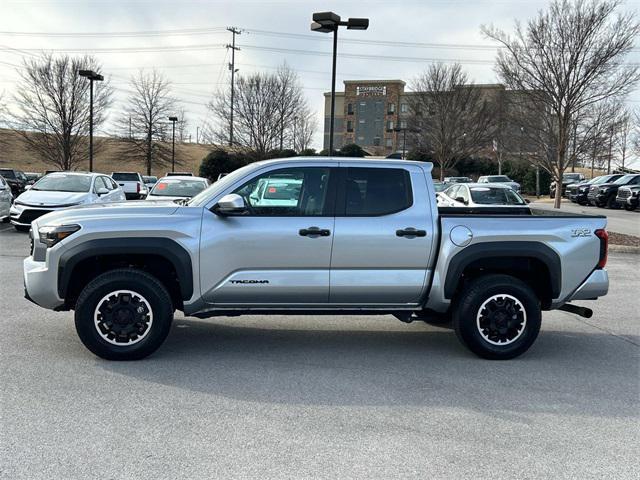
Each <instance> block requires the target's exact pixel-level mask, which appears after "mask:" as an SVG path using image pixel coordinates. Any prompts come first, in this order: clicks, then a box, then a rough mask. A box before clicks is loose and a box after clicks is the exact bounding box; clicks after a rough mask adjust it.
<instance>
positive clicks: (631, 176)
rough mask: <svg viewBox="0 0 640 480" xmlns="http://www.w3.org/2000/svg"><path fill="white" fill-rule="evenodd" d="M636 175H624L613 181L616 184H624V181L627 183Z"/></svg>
mask: <svg viewBox="0 0 640 480" xmlns="http://www.w3.org/2000/svg"><path fill="white" fill-rule="evenodd" d="M636 176H637V175H624V176H622V177H620V178H619V179H618V180H616V181H615V182H613V183H615V184H616V185H625V184H626V183H629V182H630V181H631V180H633V179H634V178H635V177H636Z"/></svg>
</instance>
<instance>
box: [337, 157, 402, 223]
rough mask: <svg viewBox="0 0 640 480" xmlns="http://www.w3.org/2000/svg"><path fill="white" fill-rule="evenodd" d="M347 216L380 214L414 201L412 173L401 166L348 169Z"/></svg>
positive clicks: (399, 209) (393, 210)
mask: <svg viewBox="0 0 640 480" xmlns="http://www.w3.org/2000/svg"><path fill="white" fill-rule="evenodd" d="M344 196H345V208H344V211H345V215H346V216H380V215H388V214H391V213H396V212H399V211H401V210H405V209H407V208H409V207H410V206H411V205H412V204H413V193H412V191H411V179H410V177H409V172H407V171H406V170H404V169H401V168H348V169H347V178H346V184H345V192H344Z"/></svg>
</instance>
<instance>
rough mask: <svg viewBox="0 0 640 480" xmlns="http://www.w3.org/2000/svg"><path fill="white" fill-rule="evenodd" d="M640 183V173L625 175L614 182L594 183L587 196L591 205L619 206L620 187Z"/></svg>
mask: <svg viewBox="0 0 640 480" xmlns="http://www.w3.org/2000/svg"><path fill="white" fill-rule="evenodd" d="M632 185H640V174H637V173H634V174H628V175H623V176H622V177H620V178H618V179H617V180H616V181H614V182H609V183H601V184H599V185H592V186H591V188H590V189H589V194H588V195H587V198H588V199H589V203H590V204H591V205H595V206H597V207H600V208H603V207H607V208H617V207H618V206H619V205H618V202H617V201H616V196H617V195H618V189H619V188H620V187H624V186H632Z"/></svg>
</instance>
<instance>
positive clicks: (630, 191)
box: [616, 185, 640, 211]
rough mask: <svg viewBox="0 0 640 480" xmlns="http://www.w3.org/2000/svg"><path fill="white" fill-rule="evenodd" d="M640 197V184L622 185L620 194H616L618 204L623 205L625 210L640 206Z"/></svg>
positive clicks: (619, 190)
mask: <svg viewBox="0 0 640 480" xmlns="http://www.w3.org/2000/svg"><path fill="white" fill-rule="evenodd" d="M639 199H640V185H633V186H630V187H620V188H619V189H618V195H616V202H617V203H618V205H622V207H623V208H624V209H625V210H629V211H633V210H635V209H636V208H638V201H639Z"/></svg>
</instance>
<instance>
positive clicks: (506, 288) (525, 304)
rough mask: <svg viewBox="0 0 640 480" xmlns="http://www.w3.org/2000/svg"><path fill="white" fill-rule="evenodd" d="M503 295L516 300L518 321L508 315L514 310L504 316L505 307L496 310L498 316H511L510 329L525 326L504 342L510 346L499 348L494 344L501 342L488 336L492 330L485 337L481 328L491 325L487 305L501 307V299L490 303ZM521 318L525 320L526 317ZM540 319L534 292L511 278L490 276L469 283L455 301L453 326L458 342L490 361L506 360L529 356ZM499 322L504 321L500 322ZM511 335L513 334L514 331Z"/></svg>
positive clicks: (524, 284)
mask: <svg viewBox="0 0 640 480" xmlns="http://www.w3.org/2000/svg"><path fill="white" fill-rule="evenodd" d="M502 295H506V296H507V297H506V298H507V301H509V302H511V298H514V299H516V302H513V304H514V305H513V306H515V307H516V310H515V311H516V312H517V319H515V318H516V316H511V314H510V313H508V312H509V311H511V312H513V311H514V310H504V312H503V311H502V310H500V308H502V307H499V308H498V310H496V312H497V313H496V314H495V315H497V314H498V313H500V314H501V315H502V316H509V319H507V320H506V322H513V323H507V324H508V325H512V324H513V325H522V322H521V319H522V318H524V320H525V322H524V326H523V327H522V329H521V333H518V334H517V335H514V338H513V339H512V340H508V339H505V342H511V343H508V344H505V345H497V344H494V343H491V341H499V339H498V340H490V339H488V337H487V335H488V333H487V332H489V330H484V332H485V333H483V331H482V329H481V327H480V325H484V323H482V322H485V321H488V317H490V315H486V314H487V312H489V311H490V310H488V308H485V309H483V308H481V307H482V306H483V304H485V302H492V301H493V302H498V304H499V303H500V301H501V300H500V298H497V299H496V300H491V299H492V298H493V297H501V296H502ZM502 301H503V302H504V301H505V298H502ZM518 304H519V305H518ZM489 305H490V304H489ZM483 312H484V313H485V314H484V315H483ZM522 314H524V315H525V316H524V317H523V316H522ZM541 318H542V315H541V307H540V301H539V299H538V298H537V296H536V294H535V293H534V291H533V290H532V289H531V287H529V286H528V285H527V284H526V283H524V282H523V281H521V280H519V279H517V278H515V277H512V276H509V275H499V274H489V275H485V276H482V277H478V278H476V279H475V280H472V281H471V282H469V284H468V285H467V286H465V288H464V289H463V290H462V291H461V292H460V294H459V295H458V296H457V297H456V299H455V300H454V308H453V326H454V329H455V332H456V335H457V336H458V339H459V340H460V341H461V342H462V343H463V344H464V345H465V346H466V347H467V348H469V350H471V351H472V352H473V353H475V354H476V355H478V356H480V357H482V358H486V359H489V360H507V359H510V358H515V357H517V356H519V355H522V354H523V353H524V352H526V351H527V350H528V349H529V347H531V345H532V344H533V342H534V341H535V340H536V338H537V337H538V333H539V332H540V323H541ZM511 319H514V320H511ZM492 321H493V320H492ZM500 321H504V320H503V319H500ZM516 330H517V329H516ZM495 331H497V330H495ZM508 331H509V332H512V331H513V330H508ZM494 338H496V337H494Z"/></svg>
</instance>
